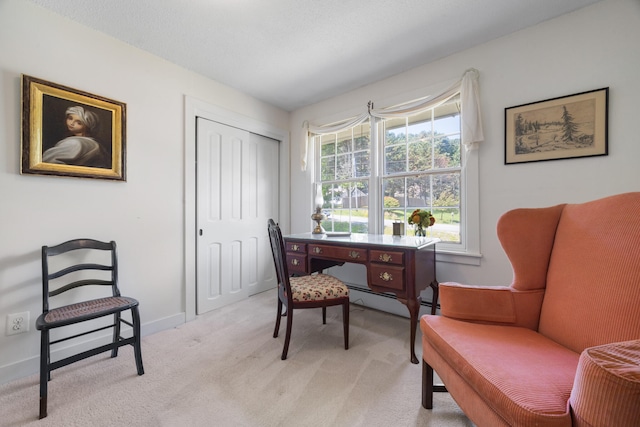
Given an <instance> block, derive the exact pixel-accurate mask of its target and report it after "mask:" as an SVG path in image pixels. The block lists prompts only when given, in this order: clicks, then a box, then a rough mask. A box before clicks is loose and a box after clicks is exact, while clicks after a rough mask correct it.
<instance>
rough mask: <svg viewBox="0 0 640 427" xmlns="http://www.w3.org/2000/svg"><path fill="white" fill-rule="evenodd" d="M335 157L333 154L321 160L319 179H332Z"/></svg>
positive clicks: (334, 171) (334, 172) (333, 176)
mask: <svg viewBox="0 0 640 427" xmlns="http://www.w3.org/2000/svg"><path fill="white" fill-rule="evenodd" d="M335 161H336V158H335V157H334V156H331V157H325V158H323V159H322V160H321V162H320V164H321V168H320V169H321V170H320V172H321V175H320V176H321V179H322V181H333V180H334V179H335V176H336V166H335Z"/></svg>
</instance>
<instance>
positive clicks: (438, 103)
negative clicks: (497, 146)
mask: <svg viewBox="0 0 640 427" xmlns="http://www.w3.org/2000/svg"><path fill="white" fill-rule="evenodd" d="M477 80H478V72H477V70H474V69H469V70H467V71H465V73H464V75H463V77H462V79H461V80H460V81H459V82H457V83H455V84H453V85H452V86H450V87H449V88H447V89H446V90H444V91H443V92H441V93H439V94H438V95H433V96H427V97H423V98H418V99H416V100H415V101H410V102H406V103H403V104H398V105H396V106H393V107H387V108H382V109H374V108H373V105H372V104H371V103H370V104H369V111H368V113H363V114H360V115H357V116H354V117H352V118H349V119H346V120H344V121H340V122H335V123H333V124H329V125H323V126H312V125H310V124H308V132H309V133H310V134H311V135H313V136H314V142H315V148H316V157H315V158H316V163H315V165H316V173H315V182H316V184H319V185H321V188H322V193H323V197H324V205H323V212H324V213H325V215H326V216H327V219H326V220H325V221H324V222H323V225H324V227H325V229H326V230H327V231H350V232H356V233H384V234H391V233H392V230H393V223H394V222H402V223H404V224H405V234H407V235H414V233H415V231H414V229H413V228H412V227H411V226H410V225H409V224H408V223H407V218H408V217H409V216H410V214H411V212H413V210H415V209H417V208H420V209H425V210H429V211H431V213H432V215H433V216H434V217H435V218H436V223H435V225H434V226H433V227H430V228H429V229H428V231H427V232H428V236H430V237H437V238H439V239H440V240H441V242H440V243H439V244H438V252H437V255H436V256H437V259H438V260H440V261H450V262H456V263H464V264H475V265H479V259H480V247H479V246H480V245H479V240H480V239H479V229H478V227H479V195H478V155H477V151H476V150H475V149H474V148H477V147H478V143H479V142H482V141H483V139H484V136H483V131H482V124H481V118H480V104H479V100H478V97H477V93H478V89H477ZM463 130H464V132H463ZM463 133H464V134H463ZM464 147H467V148H469V150H468V149H466V148H464ZM305 156H306V150H305V151H303V152H302V160H303V168H304V167H305V165H306V163H305V162H306V157H305Z"/></svg>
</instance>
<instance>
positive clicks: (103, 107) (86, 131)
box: [21, 75, 126, 181]
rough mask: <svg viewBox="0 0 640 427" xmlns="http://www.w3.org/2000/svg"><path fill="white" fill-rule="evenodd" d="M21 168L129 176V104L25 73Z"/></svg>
mask: <svg viewBox="0 0 640 427" xmlns="http://www.w3.org/2000/svg"><path fill="white" fill-rule="evenodd" d="M21 173H24V174H38V175H58V176H70V177H79V178H96V179H108V180H117V181H126V105H125V104H124V103H122V102H118V101H114V100H112V99H108V98H105V97H102V96H99V95H94V94H90V93H88V92H84V91H81V90H77V89H72V88H69V87H66V86H62V85H59V84H55V83H52V82H48V81H46V80H41V79H38V78H35V77H31V76H27V75H23V76H22V160H21Z"/></svg>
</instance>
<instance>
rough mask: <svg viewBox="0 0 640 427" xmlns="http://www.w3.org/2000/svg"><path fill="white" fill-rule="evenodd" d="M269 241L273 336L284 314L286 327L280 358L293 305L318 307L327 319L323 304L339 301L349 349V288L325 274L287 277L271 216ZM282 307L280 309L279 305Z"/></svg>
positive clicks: (281, 243)
mask: <svg viewBox="0 0 640 427" xmlns="http://www.w3.org/2000/svg"><path fill="white" fill-rule="evenodd" d="M268 230H269V241H270V242H271V252H272V253H273V261H274V264H275V267H276V277H277V280H278V312H277V316H276V327H275V330H274V332H273V337H274V338H277V337H278V332H279V330H280V319H281V317H282V316H286V317H287V331H286V335H285V340H284V348H283V350H282V360H285V359H286V358H287V352H288V350H289V341H290V340H291V326H292V323H293V311H294V309H297V308H318V307H322V323H323V324H324V323H326V322H327V307H329V306H333V305H342V324H343V329H344V348H345V350H348V349H349V288H347V285H345V284H344V283H343V282H342V281H340V280H339V279H336V278H335V277H333V276H329V275H327V274H313V275H310V276H300V277H289V270H288V268H287V257H286V252H285V248H284V239H283V238H282V232H281V231H280V227H279V226H278V224H276V223H275V222H274V221H273V219H270V220H269V223H268ZM283 305H284V306H285V307H286V311H285V312H284V314H283V312H282V306H283Z"/></svg>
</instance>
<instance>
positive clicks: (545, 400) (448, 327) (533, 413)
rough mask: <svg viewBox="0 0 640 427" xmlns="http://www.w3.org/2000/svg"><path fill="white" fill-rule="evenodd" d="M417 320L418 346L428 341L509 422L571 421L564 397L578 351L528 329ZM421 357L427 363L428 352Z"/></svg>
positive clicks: (442, 319) (428, 318)
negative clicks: (418, 327)
mask: <svg viewBox="0 0 640 427" xmlns="http://www.w3.org/2000/svg"><path fill="white" fill-rule="evenodd" d="M420 323H421V325H420V327H421V329H422V332H423V341H424V342H423V344H425V345H426V343H431V345H432V346H433V348H434V349H435V350H436V351H437V352H438V353H439V356H441V357H442V358H443V359H445V360H447V361H448V363H449V364H450V365H452V366H457V367H458V369H457V373H458V375H460V376H461V377H462V379H463V380H464V381H465V382H466V383H467V384H469V386H470V387H471V388H472V389H473V390H474V391H475V392H476V393H477V394H478V395H480V396H485V399H486V401H489V402H492V410H493V411H495V412H496V413H497V414H498V415H499V416H500V417H501V418H502V419H503V420H504V421H506V423H507V424H508V425H518V426H536V425H545V426H566V425H570V424H571V414H570V411H569V407H568V404H567V400H568V399H569V394H570V391H571V386H572V384H573V379H574V374H575V370H576V366H577V365H578V359H579V354H577V353H575V352H573V351H571V350H568V349H567V348H565V347H563V346H561V345H559V344H557V343H555V342H553V341H551V340H550V339H548V338H545V337H543V336H542V335H540V334H538V333H536V332H534V331H532V330H530V329H527V328H519V327H513V326H501V325H484V324H477V323H467V322H460V321H457V320H454V319H449V318H446V317H441V316H423V317H422V318H421V320H420ZM540 354H544V357H540ZM423 357H424V359H425V361H426V362H427V363H432V362H431V360H430V354H429V352H425V353H424V355H423ZM496 360H499V361H500V363H495V362H496Z"/></svg>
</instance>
